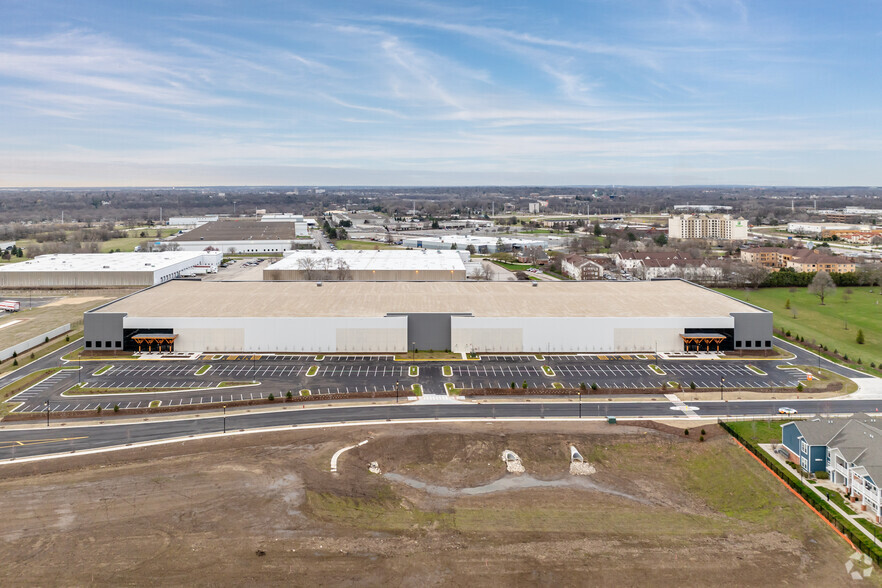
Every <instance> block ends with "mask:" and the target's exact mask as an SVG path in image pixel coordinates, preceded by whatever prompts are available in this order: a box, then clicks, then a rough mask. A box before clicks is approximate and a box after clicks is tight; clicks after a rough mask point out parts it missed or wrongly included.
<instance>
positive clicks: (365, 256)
mask: <svg viewBox="0 0 882 588" xmlns="http://www.w3.org/2000/svg"><path fill="white" fill-rule="evenodd" d="M323 259H330V260H331V265H330V267H331V268H335V267H336V264H337V261H338V260H342V261H345V262H346V264H347V265H348V266H349V269H351V270H390V271H393V270H394V271H399V270H404V271H407V270H450V271H453V270H459V271H464V270H465V265H464V264H463V262H462V257H460V255H459V253H457V252H456V251H441V250H438V251H423V250H422V249H420V250H411V251H407V250H403V251H394V250H393V251H376V250H353V251H346V250H343V251H315V250H312V251H294V252H292V253H290V254H288V255H286V256H285V257H284V258H283V259H281V260H279V261H277V262H276V263H274V264H272V265H270V266H269V267H267V268H266V271H270V270H301V269H304V267H305V265H304V264H305V263H308V261H309V260H312V261H313V262H314V263H315V262H319V261H320V260H323Z"/></svg>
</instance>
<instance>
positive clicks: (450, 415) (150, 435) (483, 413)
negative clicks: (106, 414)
mask: <svg viewBox="0 0 882 588" xmlns="http://www.w3.org/2000/svg"><path fill="white" fill-rule="evenodd" d="M781 404H782V403H781V402H776V401H735V402H719V401H715V402H693V403H690V404H689V407H690V408H691V410H693V411H694V412H695V413H696V414H697V415H699V417H700V418H716V417H733V416H752V417H771V416H773V415H777V411H778V407H779V406H780V405H781ZM787 405H788V406H791V407H795V408H796V409H797V410H798V411H799V413H800V415H803V416H805V415H809V414H851V413H854V412H858V411H860V412H878V411H879V410H880V409H882V400H866V401H860V400H788V401H787ZM674 408H675V407H673V406H672V404H671V403H670V402H590V403H589V402H585V403H578V402H563V403H562V402H557V403H538V404H535V403H529V404H526V403H511V404H505V403H484V404H471V403H469V404H458V403H453V404H449V403H447V404H419V403H417V404H406V405H379V406H378V405H372V406H350V407H333V408H296V407H289V408H287V409H285V410H281V409H280V410H277V411H272V412H256V413H247V414H242V413H238V414H231V415H227V416H225V417H224V416H222V415H220V414H217V415H215V416H214V417H208V418H206V417H201V418H193V419H167V420H156V421H153V422H146V423H144V422H142V423H137V424H135V423H130V424H105V425H92V426H71V425H70V424H69V423H68V424H66V425H65V426H59V425H58V424H56V425H54V426H48V427H44V426H42V425H38V426H36V427H31V428H28V429H20V428H8V429H3V428H2V427H0V460H7V459H11V458H23V457H32V456H38V455H52V454H65V453H70V452H72V451H83V450H87V449H100V448H108V447H114V446H125V445H128V444H135V443H143V442H149V441H158V440H166V439H186V438H188V437H190V436H193V435H200V434H207V433H221V432H223V431H224V430H225V431H227V432H235V431H240V430H241V431H245V430H253V429H262V428H270V427H296V426H301V425H320V424H327V423H340V422H349V423H359V422H375V423H387V422H393V421H420V420H426V421H435V420H444V419H455V420H460V421H469V420H474V421H486V420H494V419H554V418H568V419H574V420H575V419H578V418H579V414H580V411H581V415H582V418H583V419H595V420H596V419H598V418H602V419H605V418H608V417H617V418H627V417H635V418H663V417H672V416H677V414H676V413H677V412H678V411H677V410H675V409H674ZM680 415H682V413H680Z"/></svg>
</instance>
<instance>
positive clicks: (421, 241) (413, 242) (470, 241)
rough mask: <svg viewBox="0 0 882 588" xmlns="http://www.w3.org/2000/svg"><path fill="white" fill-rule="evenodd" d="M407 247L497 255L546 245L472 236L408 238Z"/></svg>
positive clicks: (534, 240) (525, 240) (404, 241)
mask: <svg viewBox="0 0 882 588" xmlns="http://www.w3.org/2000/svg"><path fill="white" fill-rule="evenodd" d="M401 244H402V245H403V246H405V247H414V248H417V249H459V250H461V251H464V250H467V249H469V247H470V246H471V247H473V248H474V252H475V253H496V252H501V251H513V250H514V251H517V250H522V249H527V248H528V247H540V248H545V246H546V243H545V241H543V240H539V239H512V238H508V237H499V238H497V237H475V236H471V235H445V236H443V237H407V238H405V239H404V240H403V241H402V243H401Z"/></svg>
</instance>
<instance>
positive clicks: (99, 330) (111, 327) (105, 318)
mask: <svg viewBox="0 0 882 588" xmlns="http://www.w3.org/2000/svg"><path fill="white" fill-rule="evenodd" d="M125 316H126V313H124V312H95V313H92V312H87V313H85V314H84V315H83V341H84V345H85V349H86V350H93V349H108V348H109V349H111V350H121V349H122V348H123V317H125ZM108 343H110V345H109V347H108Z"/></svg>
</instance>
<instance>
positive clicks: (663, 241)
mask: <svg viewBox="0 0 882 588" xmlns="http://www.w3.org/2000/svg"><path fill="white" fill-rule="evenodd" d="M653 241H655V244H656V245H658V246H659V247H664V246H665V245H667V244H668V236H667V235H665V234H664V233H659V234H658V235H657V236H656V238H655V239H653Z"/></svg>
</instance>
